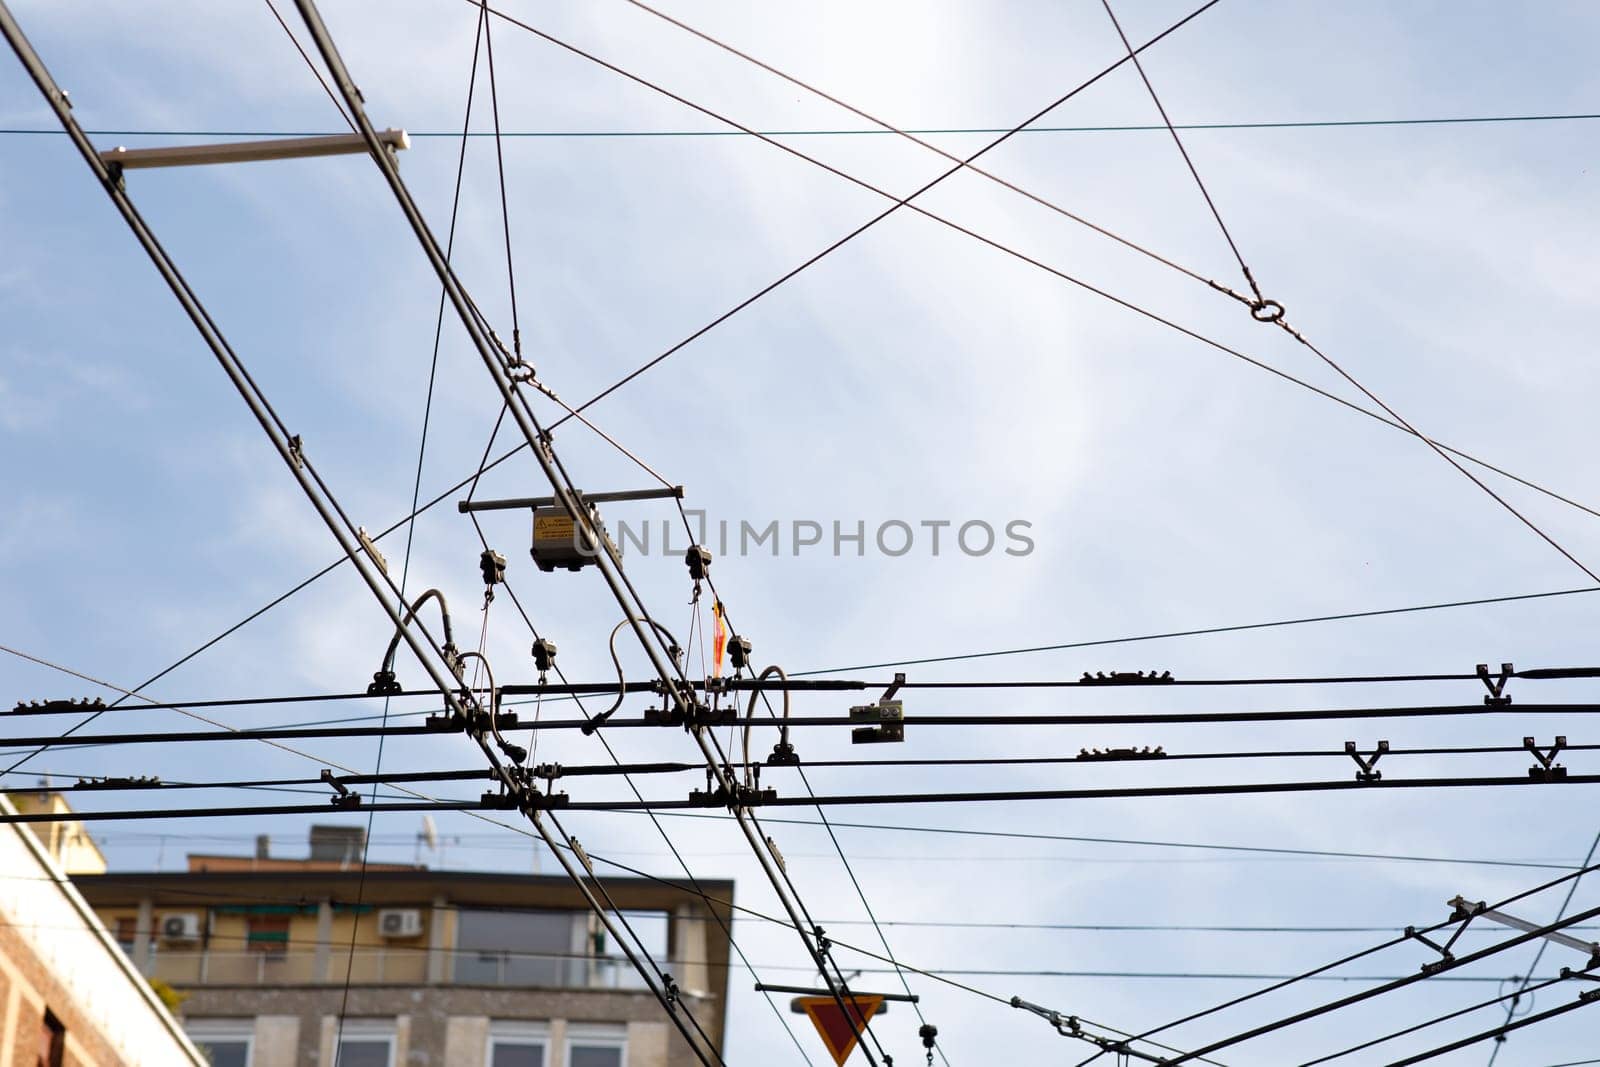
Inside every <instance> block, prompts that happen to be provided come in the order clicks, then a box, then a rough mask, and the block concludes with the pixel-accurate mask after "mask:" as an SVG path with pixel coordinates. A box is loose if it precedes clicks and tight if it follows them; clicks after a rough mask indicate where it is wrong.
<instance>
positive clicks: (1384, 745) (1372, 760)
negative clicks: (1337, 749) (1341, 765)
mask: <svg viewBox="0 0 1600 1067" xmlns="http://www.w3.org/2000/svg"><path fill="white" fill-rule="evenodd" d="M1344 750H1345V754H1346V755H1348V756H1349V757H1350V758H1351V759H1353V760H1355V761H1356V766H1357V767H1360V768H1361V769H1360V770H1359V771H1357V772H1356V781H1358V782H1378V781H1382V780H1383V772H1382V771H1380V770H1376V769H1375V768H1376V767H1377V765H1378V760H1380V759H1382V758H1383V754H1384V753H1385V752H1387V751H1389V742H1387V741H1379V742H1378V747H1377V748H1375V749H1374V750H1373V752H1372V755H1370V756H1362V755H1361V753H1360V752H1359V751H1358V750H1357V749H1356V743H1355V742H1354V741H1346V742H1345V743H1344Z"/></svg>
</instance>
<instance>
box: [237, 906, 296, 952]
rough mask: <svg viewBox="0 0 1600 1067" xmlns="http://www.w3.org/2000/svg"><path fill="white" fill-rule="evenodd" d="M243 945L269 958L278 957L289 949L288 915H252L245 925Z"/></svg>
mask: <svg viewBox="0 0 1600 1067" xmlns="http://www.w3.org/2000/svg"><path fill="white" fill-rule="evenodd" d="M244 942H245V947H246V948H249V949H250V950H251V951H252V952H264V953H266V955H267V957H268V958H269V959H279V958H282V956H283V955H284V954H285V953H286V952H288V951H289V917H288V916H287V915H252V916H250V918H249V925H248V926H247V927H246V932H245V937H244Z"/></svg>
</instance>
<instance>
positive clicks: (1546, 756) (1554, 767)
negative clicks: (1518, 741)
mask: <svg viewBox="0 0 1600 1067" xmlns="http://www.w3.org/2000/svg"><path fill="white" fill-rule="evenodd" d="M1522 747H1523V748H1525V749H1527V750H1528V751H1529V752H1532V753H1533V758H1534V759H1536V760H1538V761H1539V765H1538V766H1537V767H1529V768H1528V777H1529V778H1532V779H1533V780H1534V781H1536V782H1554V781H1557V780H1558V779H1561V778H1565V777H1566V776H1567V769H1566V768H1565V767H1563V766H1561V764H1559V763H1557V762H1556V753H1558V752H1560V751H1561V750H1562V749H1563V748H1566V747H1567V738H1566V735H1565V734H1557V735H1556V743H1555V744H1553V745H1551V746H1550V751H1549V752H1548V753H1546V752H1541V751H1540V750H1539V746H1538V745H1537V744H1535V743H1534V740H1533V738H1531V737H1524V738H1523V739H1522Z"/></svg>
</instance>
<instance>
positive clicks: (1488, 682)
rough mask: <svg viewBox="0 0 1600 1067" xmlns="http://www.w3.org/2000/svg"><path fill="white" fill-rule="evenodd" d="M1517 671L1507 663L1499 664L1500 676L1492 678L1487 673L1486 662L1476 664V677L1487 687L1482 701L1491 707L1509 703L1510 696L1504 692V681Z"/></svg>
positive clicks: (1503, 705) (1501, 706)
mask: <svg viewBox="0 0 1600 1067" xmlns="http://www.w3.org/2000/svg"><path fill="white" fill-rule="evenodd" d="M1516 673H1517V669H1516V668H1515V667H1513V666H1512V665H1511V664H1509V663H1502V664H1500V677H1498V678H1494V677H1491V676H1490V674H1489V665H1488V664H1487V663H1480V664H1478V678H1479V679H1480V680H1481V681H1482V682H1483V684H1484V685H1485V686H1487V687H1488V688H1489V695H1488V696H1486V697H1484V698H1483V702H1484V703H1485V704H1487V705H1489V706H1490V707H1491V708H1503V707H1505V706H1507V705H1508V704H1510V703H1511V697H1510V696H1508V695H1507V694H1506V682H1507V681H1509V680H1510V679H1511V677H1512V676H1513V675H1515V674H1516Z"/></svg>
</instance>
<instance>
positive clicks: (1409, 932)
mask: <svg viewBox="0 0 1600 1067" xmlns="http://www.w3.org/2000/svg"><path fill="white" fill-rule="evenodd" d="M1449 904H1450V906H1451V907H1452V908H1454V909H1455V910H1454V911H1453V912H1451V914H1450V920H1449V921H1450V922H1459V923H1461V925H1460V926H1458V927H1456V932H1455V933H1453V934H1451V935H1450V938H1449V940H1447V941H1446V942H1445V943H1444V944H1442V945H1441V944H1439V943H1438V942H1436V941H1434V940H1432V939H1431V938H1429V937H1428V936H1427V935H1426V934H1424V933H1421V932H1419V931H1418V930H1417V928H1416V927H1415V926H1408V927H1406V937H1408V938H1411V939H1412V940H1413V941H1421V942H1422V943H1423V944H1424V945H1427V946H1428V947H1429V948H1431V949H1433V950H1434V951H1435V952H1437V953H1438V954H1439V958H1438V959H1436V960H1432V961H1430V962H1428V963H1424V964H1423V965H1422V973H1423V974H1426V975H1432V974H1437V973H1438V972H1439V971H1442V970H1444V969H1445V968H1447V967H1449V966H1451V965H1452V964H1454V963H1455V962H1456V957H1455V955H1454V953H1452V952H1451V951H1450V950H1451V949H1452V948H1454V947H1455V944H1456V941H1457V940H1459V939H1460V937H1461V935H1462V934H1464V933H1466V932H1467V927H1468V926H1471V925H1472V920H1473V919H1474V918H1476V917H1477V916H1478V915H1481V914H1482V913H1483V912H1484V911H1486V910H1487V908H1488V906H1487V905H1486V904H1484V903H1483V901H1481V900H1480V901H1478V902H1477V903H1469V902H1468V901H1467V900H1466V899H1465V898H1463V897H1459V896H1458V897H1456V898H1455V899H1453V900H1451V901H1449Z"/></svg>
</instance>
